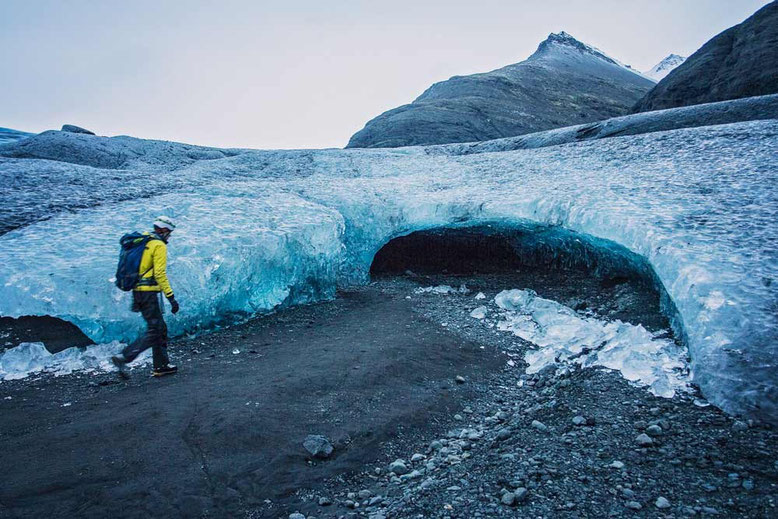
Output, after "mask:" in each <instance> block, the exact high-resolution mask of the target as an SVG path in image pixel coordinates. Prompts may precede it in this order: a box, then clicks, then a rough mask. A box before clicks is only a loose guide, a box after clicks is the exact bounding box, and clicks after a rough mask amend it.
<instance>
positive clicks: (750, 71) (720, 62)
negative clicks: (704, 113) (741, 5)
mask: <svg viewBox="0 0 778 519" xmlns="http://www.w3.org/2000/svg"><path fill="white" fill-rule="evenodd" d="M775 93H778V1H775V2H772V3H770V4H768V5H766V6H764V7H763V8H761V9H760V10H759V11H757V12H756V13H754V14H753V15H752V16H751V17H750V18H748V19H747V20H746V21H744V22H743V23H741V24H739V25H735V26H734V27H730V28H729V29H727V30H726V31H724V32H722V33H721V34H719V35H717V36H714V37H713V38H712V39H711V40H710V41H708V42H707V43H706V44H705V45H703V46H702V47H701V48H700V49H699V50H698V51H697V52H695V53H694V54H692V55H691V56H689V58H688V59H687V60H686V61H685V62H684V63H683V64H682V65H681V66H679V67H678V68H676V69H675V70H673V71H672V72H671V73H670V74H668V75H667V77H665V78H664V79H663V80H661V81H660V82H659V83H658V84H657V85H656V87H654V89H653V90H651V92H649V93H648V94H646V96H645V97H644V98H643V99H641V100H640V101H639V102H638V103H637V104H636V105H635V107H634V111H635V112H646V111H649V110H662V109H664V108H675V107H678V106H689V105H696V104H700V103H710V102H714V101H726V100H728V99H739V98H741V97H750V96H757V95H766V94H775Z"/></svg>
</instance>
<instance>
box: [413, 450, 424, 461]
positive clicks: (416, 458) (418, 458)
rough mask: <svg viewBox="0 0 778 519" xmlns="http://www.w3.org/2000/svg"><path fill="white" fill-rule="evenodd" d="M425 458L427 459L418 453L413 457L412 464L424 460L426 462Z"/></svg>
mask: <svg viewBox="0 0 778 519" xmlns="http://www.w3.org/2000/svg"><path fill="white" fill-rule="evenodd" d="M425 458H426V456H424V454H419V453H418V452H417V453H416V454H414V455H413V456H411V462H412V463H418V462H419V461H422V460H424V459H425Z"/></svg>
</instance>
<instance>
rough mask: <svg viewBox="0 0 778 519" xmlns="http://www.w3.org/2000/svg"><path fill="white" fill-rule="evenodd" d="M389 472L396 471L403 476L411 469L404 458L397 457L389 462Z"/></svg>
mask: <svg viewBox="0 0 778 519" xmlns="http://www.w3.org/2000/svg"><path fill="white" fill-rule="evenodd" d="M389 472H394V473H395V474H397V475H398V476H402V475H403V474H407V473H408V472H409V469H408V466H407V465H406V464H405V461H404V460H401V459H396V460H394V461H393V462H392V463H390V464H389Z"/></svg>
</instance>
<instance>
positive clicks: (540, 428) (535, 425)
mask: <svg viewBox="0 0 778 519" xmlns="http://www.w3.org/2000/svg"><path fill="white" fill-rule="evenodd" d="M531 426H532V428H533V429H537V430H538V431H542V432H545V431H548V427H547V426H546V424H544V423H543V422H539V421H538V420H532V424H531Z"/></svg>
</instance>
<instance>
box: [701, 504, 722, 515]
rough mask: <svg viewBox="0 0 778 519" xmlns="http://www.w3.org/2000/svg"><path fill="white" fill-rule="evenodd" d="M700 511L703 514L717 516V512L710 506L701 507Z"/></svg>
mask: <svg viewBox="0 0 778 519" xmlns="http://www.w3.org/2000/svg"><path fill="white" fill-rule="evenodd" d="M701 511H702V513H703V514H708V515H719V511H718V510H716V509H715V508H713V507H710V506H703V507H702V510H701Z"/></svg>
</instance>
